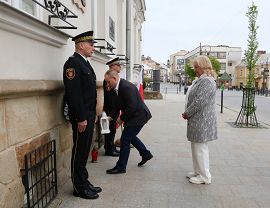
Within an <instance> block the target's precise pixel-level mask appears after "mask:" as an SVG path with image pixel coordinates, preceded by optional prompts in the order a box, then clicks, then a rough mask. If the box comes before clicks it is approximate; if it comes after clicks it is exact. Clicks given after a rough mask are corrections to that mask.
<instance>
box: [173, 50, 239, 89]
mask: <svg viewBox="0 0 270 208" xmlns="http://www.w3.org/2000/svg"><path fill="white" fill-rule="evenodd" d="M198 55H207V56H213V57H215V58H216V59H217V60H218V61H219V62H220V64H221V70H220V74H219V77H220V76H222V74H223V73H224V72H226V73H227V74H228V75H229V76H230V77H231V81H230V82H229V83H228V85H229V86H234V85H235V82H236V81H235V77H234V70H235V67H236V66H237V65H239V64H240V62H241V57H242V49H241V47H229V46H225V45H218V46H210V45H203V46H199V47H197V48H195V49H193V50H192V51H189V52H187V51H185V50H181V51H179V52H177V53H175V54H172V55H170V61H169V63H170V68H171V74H170V77H171V82H179V81H183V80H184V82H185V81H186V80H187V76H186V75H185V73H184V66H185V64H186V63H188V62H190V61H191V60H192V59H193V58H195V57H196V56H198Z"/></svg>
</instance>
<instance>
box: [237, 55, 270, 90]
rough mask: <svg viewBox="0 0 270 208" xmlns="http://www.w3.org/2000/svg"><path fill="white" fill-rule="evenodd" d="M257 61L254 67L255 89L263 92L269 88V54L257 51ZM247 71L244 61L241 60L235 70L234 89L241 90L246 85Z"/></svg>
mask: <svg viewBox="0 0 270 208" xmlns="http://www.w3.org/2000/svg"><path fill="white" fill-rule="evenodd" d="M258 55H259V59H258V61H257V62H256V65H255V88H256V89H259V90H265V89H268V90H269V87H270V79H269V69H270V53H266V52H265V51H258ZM248 74H249V72H248V69H247V68H246V64H245V61H244V60H242V61H241V63H240V64H239V65H237V66H236V69H235V74H234V76H235V80H236V81H235V85H234V86H235V88H239V89H240V88H242V87H244V86H245V85H246V82H247V78H248Z"/></svg>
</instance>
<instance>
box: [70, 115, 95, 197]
mask: <svg viewBox="0 0 270 208" xmlns="http://www.w3.org/2000/svg"><path fill="white" fill-rule="evenodd" d="M71 123H72V130H73V148H72V157H71V179H72V182H73V187H74V189H75V190H76V191H77V192H81V191H82V190H84V189H85V188H86V187H87V186H88V184H89V181H88V172H87V169H86V163H87V160H88V157H89V152H90V147H91V144H92V137H93V130H94V124H95V116H90V117H89V118H88V119H87V127H86V129H85V131H84V132H82V133H79V131H78V125H77V122H71Z"/></svg>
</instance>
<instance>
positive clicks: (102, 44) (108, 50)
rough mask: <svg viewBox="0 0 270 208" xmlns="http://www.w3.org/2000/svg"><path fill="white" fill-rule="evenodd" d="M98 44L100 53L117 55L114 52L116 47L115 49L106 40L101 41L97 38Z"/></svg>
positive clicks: (96, 46)
mask: <svg viewBox="0 0 270 208" xmlns="http://www.w3.org/2000/svg"><path fill="white" fill-rule="evenodd" d="M95 40H96V41H97V42H98V43H97V44H98V45H95V48H97V49H98V50H99V52H100V53H103V54H105V55H109V56H110V55H115V53H114V52H113V50H114V49H116V48H115V47H113V45H111V44H110V43H109V42H108V41H107V40H105V39H100V38H97V39H95Z"/></svg>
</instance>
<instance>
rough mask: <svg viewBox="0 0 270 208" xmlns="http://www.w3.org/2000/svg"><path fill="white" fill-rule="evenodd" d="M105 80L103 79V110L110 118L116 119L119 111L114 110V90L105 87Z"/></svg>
mask: <svg viewBox="0 0 270 208" xmlns="http://www.w3.org/2000/svg"><path fill="white" fill-rule="evenodd" d="M106 85H107V83H106V81H105V80H104V81H103V93H104V105H103V110H104V111H105V112H106V114H107V116H110V117H111V118H112V119H114V120H116V119H117V117H118V115H119V112H114V109H115V100H116V96H117V95H116V92H115V91H114V90H110V91H108V90H107V89H106Z"/></svg>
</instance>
